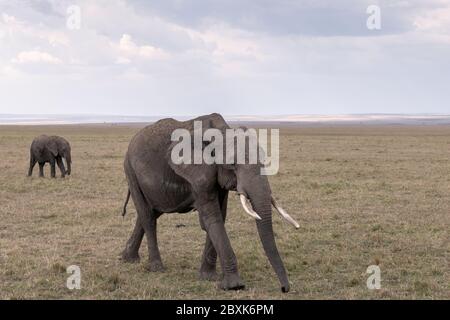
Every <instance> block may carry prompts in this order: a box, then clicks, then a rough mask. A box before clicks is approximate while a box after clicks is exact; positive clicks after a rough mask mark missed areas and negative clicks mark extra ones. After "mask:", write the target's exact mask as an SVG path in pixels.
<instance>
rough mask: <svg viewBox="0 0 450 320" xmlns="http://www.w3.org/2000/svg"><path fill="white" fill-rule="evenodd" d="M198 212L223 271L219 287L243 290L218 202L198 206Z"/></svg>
mask: <svg viewBox="0 0 450 320" xmlns="http://www.w3.org/2000/svg"><path fill="white" fill-rule="evenodd" d="M198 210H199V214H200V219H201V220H202V225H203V226H204V228H205V229H206V232H207V233H208V236H209V238H210V240H211V242H212V244H213V246H214V248H215V249H216V251H217V253H218V255H219V260H220V265H221V267H222V271H223V279H222V281H221V283H220V287H221V288H222V289H224V290H240V289H244V288H245V285H244V283H243V282H242V280H241V278H240V276H239V272H238V267H237V260H236V255H235V254H234V251H233V248H232V247H231V243H230V240H229V239H228V235H227V233H226V230H225V224H224V221H223V218H222V215H221V210H220V206H219V201H217V199H216V200H214V201H210V202H208V203H205V204H203V205H201V206H199V207H198Z"/></svg>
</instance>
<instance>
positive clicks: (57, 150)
mask: <svg viewBox="0 0 450 320" xmlns="http://www.w3.org/2000/svg"><path fill="white" fill-rule="evenodd" d="M63 158H64V159H65V160H66V163H67V171H66V169H65V167H64V162H63V160H62V159H63ZM46 162H49V163H50V166H51V176H52V178H55V176H56V168H55V165H56V164H58V167H59V170H61V177H62V178H64V177H65V175H66V174H67V175H70V173H71V167H72V156H71V150H70V144H69V142H68V141H67V140H66V139H64V138H62V137H58V136H50V137H49V136H46V135H41V136H39V137H36V138H35V139H34V140H33V143H32V144H31V148H30V169H29V170H28V176H29V177H31V175H32V174H33V168H34V166H35V165H36V163H39V176H40V177H44V165H45V163H46Z"/></svg>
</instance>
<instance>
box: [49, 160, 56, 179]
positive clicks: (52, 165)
mask: <svg viewBox="0 0 450 320" xmlns="http://www.w3.org/2000/svg"><path fill="white" fill-rule="evenodd" d="M50 174H51V177H52V178H56V161H55V159H52V160H50Z"/></svg>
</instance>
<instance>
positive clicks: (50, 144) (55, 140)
mask: <svg viewBox="0 0 450 320" xmlns="http://www.w3.org/2000/svg"><path fill="white" fill-rule="evenodd" d="M46 147H47V149H48V150H49V152H50V153H51V154H52V155H53V156H54V157H57V156H60V157H62V158H64V159H66V163H67V170H66V174H68V175H70V173H71V171H72V155H71V148H70V144H69V142H68V141H67V140H66V139H64V138H63V137H58V136H51V137H48V141H47V144H46Z"/></svg>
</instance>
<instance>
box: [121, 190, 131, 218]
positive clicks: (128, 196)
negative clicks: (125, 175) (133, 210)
mask: <svg viewBox="0 0 450 320" xmlns="http://www.w3.org/2000/svg"><path fill="white" fill-rule="evenodd" d="M130 195H131V193H130V189H129V188H128V193H127V198H126V199H125V204H124V205H123V211H122V217H125V215H126V214H127V205H128V201H130Z"/></svg>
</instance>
